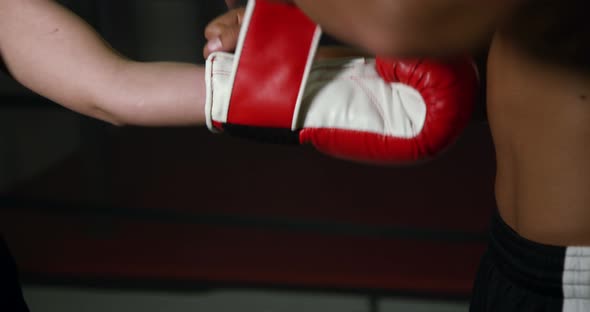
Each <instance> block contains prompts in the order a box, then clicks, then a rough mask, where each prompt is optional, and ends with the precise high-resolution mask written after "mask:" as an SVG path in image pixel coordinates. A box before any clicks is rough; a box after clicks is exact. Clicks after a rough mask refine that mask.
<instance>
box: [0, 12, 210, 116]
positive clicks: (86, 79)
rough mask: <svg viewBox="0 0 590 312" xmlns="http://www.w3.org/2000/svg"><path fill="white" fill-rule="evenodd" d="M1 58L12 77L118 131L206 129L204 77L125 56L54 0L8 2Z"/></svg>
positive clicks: (1, 19)
mask: <svg viewBox="0 0 590 312" xmlns="http://www.w3.org/2000/svg"><path fill="white" fill-rule="evenodd" d="M0 53H1V55H2V59H3V60H4V62H5V63H6V65H7V68H8V70H9V71H10V73H11V74H12V76H13V77H14V78H15V79H16V80H18V81H19V82H20V83H22V84H23V85H24V86H26V87H28V88H29V89H31V90H32V91H34V92H36V93H38V94H40V95H42V96H44V97H47V98H49V99H51V100H53V101H55V102H56V103H59V104H61V105H63V106H65V107H67V108H69V109H71V110H74V111H77V112H79V113H82V114H84V115H88V116H91V117H94V118H98V119H101V120H104V121H107V122H110V123H113V124H135V125H185V124H202V123H203V122H204V120H203V116H202V113H201V111H202V110H203V106H204V94H205V90H204V89H205V87H204V78H205V77H204V71H203V69H202V68H201V67H199V66H196V65H192V64H179V63H138V62H134V61H131V60H128V59H127V58H125V57H123V56H121V55H119V54H118V53H117V52H116V51H114V50H113V49H112V48H111V47H110V46H109V45H108V44H107V43H106V42H105V41H104V40H103V39H102V38H101V37H100V36H99V34H98V33H97V32H96V31H95V30H94V29H92V27H90V25H88V24H87V23H85V22H84V21H83V20H82V19H81V18H79V17H78V16H76V15H75V14H73V13H72V12H70V11H68V10H67V9H65V8H64V7H62V6H60V5H59V4H57V3H56V2H54V1H48V0H0Z"/></svg>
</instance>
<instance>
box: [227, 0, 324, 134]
mask: <svg viewBox="0 0 590 312" xmlns="http://www.w3.org/2000/svg"><path fill="white" fill-rule="evenodd" d="M255 3H256V5H255V7H254V11H253V14H252V19H251V22H250V24H249V27H248V32H247V35H246V38H245V41H244V45H243V48H242V51H241V54H240V59H239V66H238V69H237V72H236V78H235V80H234V86H233V90H232V95H231V99H230V107H229V113H228V122H229V123H231V124H237V125H249V126H259V127H273V128H291V123H292V120H293V112H294V110H295V106H296V103H297V96H298V94H299V90H300V88H301V83H302V79H303V76H304V74H305V69H306V65H307V62H308V60H309V55H310V54H312V53H314V51H313V50H311V47H312V42H313V39H314V34H315V31H316V28H317V26H316V24H314V23H313V22H312V21H311V20H310V19H309V18H308V17H307V16H305V15H304V14H303V13H302V12H301V11H299V9H297V8H296V7H295V6H293V5H289V4H285V3H280V2H269V1H268V0H257V1H256V2H255Z"/></svg>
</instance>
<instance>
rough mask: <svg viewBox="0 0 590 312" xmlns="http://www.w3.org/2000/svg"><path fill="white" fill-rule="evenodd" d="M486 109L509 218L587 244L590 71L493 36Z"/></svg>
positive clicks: (559, 239)
mask: <svg viewBox="0 0 590 312" xmlns="http://www.w3.org/2000/svg"><path fill="white" fill-rule="evenodd" d="M488 115H489V119H490V126H491V129H492V134H493V137H494V142H495V145H496V154H497V167H498V172H497V178H496V198H497V202H498V206H499V209H500V213H501V215H502V216H503V218H504V219H505V221H506V222H507V223H508V224H509V225H510V226H512V227H513V228H514V229H515V230H516V231H517V232H519V234H521V235H522V236H524V237H526V238H529V239H532V240H534V241H537V242H541V243H545V244H558V245H577V244H583V245H590V77H584V76H582V75H579V74H574V73H573V72H572V71H570V70H569V69H566V68H560V67H557V66H555V65H551V64H547V63H543V62H540V61H535V60H532V59H531V58H530V57H529V56H528V55H526V54H524V53H522V51H519V50H517V49H516V48H515V47H514V45H513V44H512V42H509V41H508V40H504V39H503V38H501V37H499V36H498V37H496V39H495V40H494V43H493V47H492V49H491V52H490V57H489V69H488Z"/></svg>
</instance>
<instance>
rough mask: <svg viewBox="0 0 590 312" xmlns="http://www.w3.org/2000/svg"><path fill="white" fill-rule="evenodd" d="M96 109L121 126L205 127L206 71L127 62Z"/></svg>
mask: <svg viewBox="0 0 590 312" xmlns="http://www.w3.org/2000/svg"><path fill="white" fill-rule="evenodd" d="M109 86H110V87H109V88H108V89H107V90H105V91H104V92H105V93H102V94H96V95H95V96H96V97H95V99H94V102H95V103H96V107H98V108H99V109H101V110H103V111H105V112H107V113H108V114H109V115H110V116H115V118H116V120H117V123H119V124H128V125H141V126H172V125H174V126H182V125H202V124H204V123H205V116H204V112H205V109H204V107H205V70H204V68H203V67H202V66H198V65H193V64H186V63H171V62H158V63H140V62H133V61H127V62H125V63H123V64H122V65H121V66H120V68H119V69H118V70H117V71H116V74H115V75H114V76H113V80H112V82H111V83H110V84H109Z"/></svg>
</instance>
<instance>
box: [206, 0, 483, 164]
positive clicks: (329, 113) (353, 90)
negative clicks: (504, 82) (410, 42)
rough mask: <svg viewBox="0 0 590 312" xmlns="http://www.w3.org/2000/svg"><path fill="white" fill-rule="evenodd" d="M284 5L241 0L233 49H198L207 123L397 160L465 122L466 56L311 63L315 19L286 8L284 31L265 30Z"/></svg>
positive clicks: (439, 142) (352, 156)
mask: <svg viewBox="0 0 590 312" xmlns="http://www.w3.org/2000/svg"><path fill="white" fill-rule="evenodd" d="M292 10H295V11H294V12H295V13H297V12H299V11H297V9H296V7H293V6H291V5H288V4H277V3H269V2H268V1H267V0H256V1H250V3H249V6H248V9H247V12H246V18H245V19H244V21H245V22H244V24H243V26H242V27H243V29H242V33H241V36H240V37H241V39H240V42H239V44H238V50H237V55H236V56H235V57H234V56H232V55H229V54H226V53H214V54H212V55H211V56H210V57H209V58H208V60H207V77H206V81H207V107H206V114H207V116H208V118H207V119H208V125H209V127H210V129H211V130H213V131H225V132H229V133H231V134H235V135H240V136H246V137H250V138H256V139H259V140H263V141H272V142H292V143H297V144H312V145H314V146H315V147H316V148H317V149H318V150H320V151H322V152H324V153H327V154H329V155H332V156H335V157H338V158H344V159H349V160H354V161H361V162H369V163H380V164H397V163H403V162H409V161H415V160H419V159H424V158H429V157H432V156H435V155H436V154H437V153H439V152H441V151H442V150H444V149H445V148H446V147H447V146H449V144H450V143H452V142H453V141H454V140H455V139H456V137H457V136H458V134H459V133H460V132H461V131H462V130H463V128H464V127H465V126H466V124H467V122H468V120H469V117H470V115H471V112H472V107H473V103H474V100H475V92H476V89H477V75H476V72H475V68H474V67H473V64H472V62H471V61H470V60H469V59H467V58H457V59H455V60H452V61H448V62H439V61H434V60H398V61H394V60H386V59H379V58H378V59H376V60H375V59H365V58H358V59H334V60H328V61H322V62H316V63H313V54H314V52H315V48H316V44H317V39H318V38H319V35H318V34H319V28H318V27H317V25H315V24H313V22H311V21H310V20H309V19H307V17H305V16H304V15H297V14H288V16H289V17H290V18H291V20H290V23H288V24H287V23H285V26H284V27H287V28H288V30H285V31H290V32H291V36H289V37H287V38H289V40H285V38H284V37H283V38H282V39H281V40H273V38H274V37H273V36H280V35H281V34H284V32H283V31H282V30H280V29H276V28H281V25H283V23H278V22H277V16H281V14H279V13H278V12H283V13H286V12H287V11H291V13H293V11H292ZM273 12H274V13H273ZM299 14H300V12H299ZM297 23H299V24H301V27H298V26H296V25H297ZM269 27H270V28H273V30H272V31H270V33H271V35H270V38H269V32H268V31H267V29H268V28H269ZM293 29H301V31H299V32H297V31H296V32H293ZM272 33H274V34H272ZM258 49H262V51H260V52H257V51H258ZM273 49H276V51H280V52H278V53H273V51H274V50H273ZM289 51H291V52H292V53H289ZM285 56H288V57H285Z"/></svg>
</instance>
